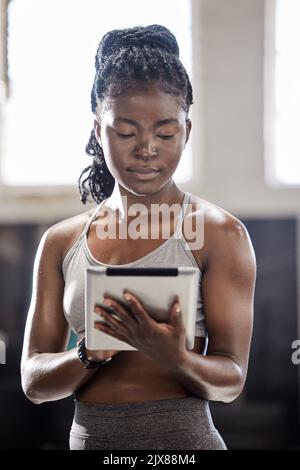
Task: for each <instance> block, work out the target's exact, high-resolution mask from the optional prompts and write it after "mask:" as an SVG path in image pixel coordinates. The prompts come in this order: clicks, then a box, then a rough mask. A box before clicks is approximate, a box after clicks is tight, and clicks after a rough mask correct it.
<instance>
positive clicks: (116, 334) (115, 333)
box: [95, 323, 128, 343]
mask: <svg viewBox="0 0 300 470" xmlns="http://www.w3.org/2000/svg"><path fill="white" fill-rule="evenodd" d="M95 328H96V330H99V331H102V332H103V333H106V334H107V335H110V336H113V337H114V338H116V339H119V340H120V341H124V342H125V343H128V338H127V336H125V335H122V334H121V333H120V332H118V331H116V330H115V329H113V328H111V327H110V326H109V325H99V323H96V324H95Z"/></svg>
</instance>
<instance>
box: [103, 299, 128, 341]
mask: <svg viewBox="0 0 300 470" xmlns="http://www.w3.org/2000/svg"><path fill="white" fill-rule="evenodd" d="M103 303H104V304H105V305H107V306H109V307H110V308H112V309H113V310H114V312H115V314H116V315H117V317H119V318H120V320H119V321H122V322H123V323H124V324H125V325H126V326H127V328H128V330H129V331H130V332H131V333H133V332H134V327H135V325H136V319H135V318H133V316H132V315H130V314H129V313H128V312H127V311H126V310H125V308H124V307H123V306H122V305H120V303H119V302H118V301H116V300H114V299H111V298H107V297H106V298H105V299H104V300H103Z"/></svg>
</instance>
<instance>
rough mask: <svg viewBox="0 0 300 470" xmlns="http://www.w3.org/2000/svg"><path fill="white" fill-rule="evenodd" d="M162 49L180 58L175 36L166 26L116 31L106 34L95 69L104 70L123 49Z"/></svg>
mask: <svg viewBox="0 0 300 470" xmlns="http://www.w3.org/2000/svg"><path fill="white" fill-rule="evenodd" d="M133 47H136V48H153V49H162V50H164V51H166V52H168V53H169V54H172V55H175V56H176V57H177V58H179V46H178V43H177V40H176V38H175V36H174V34H172V33H171V31H170V30H169V29H168V28H166V27H165V26H162V25H159V24H152V25H149V26H135V27H133V28H125V29H114V30H112V31H109V32H108V33H106V34H105V35H104V36H103V38H102V40H101V42H100V44H99V47H98V50H97V54H96V60H95V67H96V70H98V69H99V68H102V67H103V66H104V64H105V62H106V61H107V60H108V58H109V57H111V56H112V55H115V54H116V53H117V52H118V51H119V50H121V49H129V48H133Z"/></svg>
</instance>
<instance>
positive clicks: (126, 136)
mask: <svg viewBox="0 0 300 470" xmlns="http://www.w3.org/2000/svg"><path fill="white" fill-rule="evenodd" d="M134 135H135V134H118V136H119V137H121V139H129V138H130V137H133V136H134Z"/></svg>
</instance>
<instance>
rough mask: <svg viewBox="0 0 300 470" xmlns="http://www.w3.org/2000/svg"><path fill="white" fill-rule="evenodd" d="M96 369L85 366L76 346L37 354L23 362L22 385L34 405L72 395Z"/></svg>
mask: <svg viewBox="0 0 300 470" xmlns="http://www.w3.org/2000/svg"><path fill="white" fill-rule="evenodd" d="M96 372H97V369H84V367H83V364H82V363H81V362H80V360H79V358H78V355H77V349H76V348H74V349H71V350H69V351H65V352H61V353H40V354H35V355H34V356H32V357H31V358H30V359H28V360H26V361H24V362H23V363H22V388H23V391H24V393H25V395H26V396H27V397H28V398H29V399H30V400H31V401H32V402H33V403H36V404H39V403H43V402H47V401H54V400H60V399H62V398H66V397H68V396H70V395H72V394H73V393H74V392H75V391H76V390H78V389H79V388H81V387H82V386H83V385H84V384H85V383H86V382H88V381H89V380H90V379H91V378H92V377H93V376H94V375H95V373H96Z"/></svg>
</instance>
